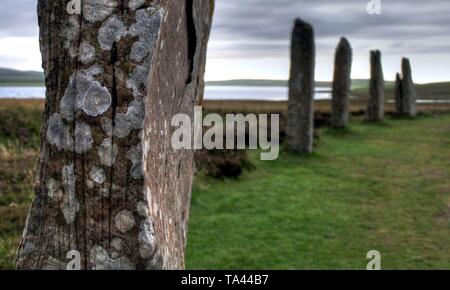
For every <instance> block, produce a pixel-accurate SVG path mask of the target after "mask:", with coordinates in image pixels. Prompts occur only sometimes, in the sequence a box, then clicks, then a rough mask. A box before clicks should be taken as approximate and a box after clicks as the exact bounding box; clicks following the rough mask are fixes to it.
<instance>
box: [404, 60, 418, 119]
mask: <svg viewBox="0 0 450 290" xmlns="http://www.w3.org/2000/svg"><path fill="white" fill-rule="evenodd" d="M402 98H403V102H402V106H403V114H406V115H408V116H410V117H415V116H416V115H417V106H416V99H417V93H416V88H415V87H414V81H413V79H412V72H411V64H410V62H409V59H407V58H403V59H402Z"/></svg>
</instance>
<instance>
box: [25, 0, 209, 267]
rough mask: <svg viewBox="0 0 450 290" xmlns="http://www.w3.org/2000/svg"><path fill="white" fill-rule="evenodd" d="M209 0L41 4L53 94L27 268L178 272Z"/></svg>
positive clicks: (49, 0)
mask: <svg viewBox="0 0 450 290" xmlns="http://www.w3.org/2000/svg"><path fill="white" fill-rule="evenodd" d="M211 2H212V1H210V0H195V1H194V0H183V1H181V0H180V1H149V0H147V1H145V0H139V1H138V0H129V1H109V2H108V3H107V1H97V0H85V1H83V6H82V14H81V15H77V14H72V15H69V14H68V13H67V11H66V5H67V1H60V0H39V1H38V15H39V25H40V45H41V51H42V57H43V68H44V70H45V73H46V86H47V96H46V97H47V99H46V108H45V113H44V119H43V127H42V146H41V155H40V161H39V176H38V178H37V182H36V187H35V192H36V196H35V198H34V201H33V204H32V207H31V209H30V212H29V216H28V221H27V225H26V228H25V231H24V235H23V239H22V242H21V245H20V247H19V251H18V256H17V267H18V268H19V269H66V268H71V269H78V268H81V269H129V270H131V269H182V268H183V267H184V250H185V240H186V231H187V220H188V216H189V203H190V193H191V184H192V177H193V168H192V166H193V152H192V151H191V150H189V151H187V150H185V151H175V150H173V148H172V146H171V143H170V141H171V135H170V133H171V130H170V121H171V118H172V116H173V115H174V114H177V113H186V114H188V115H190V116H191V117H192V115H193V110H194V101H195V100H196V99H198V97H199V95H200V92H201V91H202V86H203V74H204V66H205V55H206V46H207V40H208V35H209V30H210V24H211V16H212V11H211V9H212V8H211V7H210V5H211Z"/></svg>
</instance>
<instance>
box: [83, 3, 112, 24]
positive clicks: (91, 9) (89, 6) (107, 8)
mask: <svg viewBox="0 0 450 290" xmlns="http://www.w3.org/2000/svg"><path fill="white" fill-rule="evenodd" d="M83 2H84V3H83V17H84V19H86V20H87V21H89V22H98V21H103V20H105V19H106V18H107V17H108V16H109V15H111V14H112V13H113V12H114V9H116V8H117V7H118V2H117V1H116V0H84V1H83Z"/></svg>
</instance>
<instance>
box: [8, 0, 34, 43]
mask: <svg viewBox="0 0 450 290" xmlns="http://www.w3.org/2000/svg"><path fill="white" fill-rule="evenodd" d="M1 5H2V10H1V12H0V37H10V36H14V37H37V35H38V26H37V12H36V10H37V8H36V7H37V0H2V4H1Z"/></svg>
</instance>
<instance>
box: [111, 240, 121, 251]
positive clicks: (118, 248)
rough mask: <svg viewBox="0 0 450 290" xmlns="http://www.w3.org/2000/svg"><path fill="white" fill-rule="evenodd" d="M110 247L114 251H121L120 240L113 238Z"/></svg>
mask: <svg viewBox="0 0 450 290" xmlns="http://www.w3.org/2000/svg"><path fill="white" fill-rule="evenodd" d="M111 246H112V247H113V248H114V249H115V250H116V251H122V249H123V244H122V240H121V239H119V238H114V239H113V240H112V242H111Z"/></svg>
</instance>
